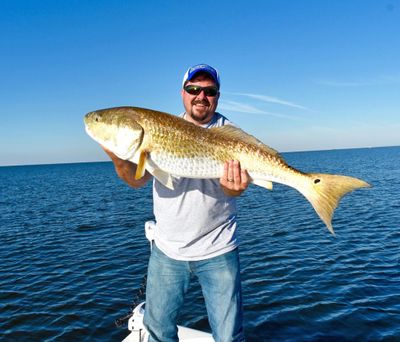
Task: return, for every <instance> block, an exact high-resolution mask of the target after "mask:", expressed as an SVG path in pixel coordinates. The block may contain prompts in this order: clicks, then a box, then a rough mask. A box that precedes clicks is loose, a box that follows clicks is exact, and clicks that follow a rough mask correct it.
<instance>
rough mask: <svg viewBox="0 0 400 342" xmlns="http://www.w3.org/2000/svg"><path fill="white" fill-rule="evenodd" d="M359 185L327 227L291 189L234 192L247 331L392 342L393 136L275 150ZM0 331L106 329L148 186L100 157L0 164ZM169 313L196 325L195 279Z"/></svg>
mask: <svg viewBox="0 0 400 342" xmlns="http://www.w3.org/2000/svg"><path fill="white" fill-rule="evenodd" d="M284 157H285V159H286V161H287V162H288V163H289V164H291V165H292V166H294V167H296V168H299V169H301V170H303V171H307V172H312V171H314V172H327V173H339V174H346V175H351V176H355V177H359V178H362V179H364V180H366V181H367V182H369V183H371V184H372V185H373V188H371V189H362V190H357V191H355V192H353V193H351V194H350V195H347V196H346V197H345V198H344V199H343V200H342V201H341V204H340V206H339V208H338V209H337V210H336V213H335V216H334V219H333V225H334V228H335V232H336V237H334V236H332V235H331V234H330V233H329V232H328V230H327V229H326V228H325V226H324V225H323V223H322V222H321V221H320V220H319V218H318V217H317V216H316V214H315V213H314V211H313V209H312V208H311V206H310V205H309V203H308V202H307V201H306V200H305V199H304V198H303V197H302V196H301V195H300V194H299V193H298V192H297V191H295V190H293V189H291V188H288V187H285V186H282V185H279V184H277V185H275V187H274V190H273V191H272V192H270V191H267V190H265V189H262V188H259V187H256V186H251V187H250V188H249V189H248V191H246V192H245V193H244V194H243V195H242V197H241V198H240V199H239V227H240V228H239V235H240V240H241V246H240V257H241V266H242V270H241V273H242V284H243V296H244V310H245V316H244V319H245V322H244V323H245V332H246V336H247V340H248V341H400V147H387V148H370V149H350V150H334V151H321V152H301V153H286V154H284ZM0 190H1V196H0V260H1V266H0V340H1V341H120V340H122V339H123V338H124V337H125V336H126V335H127V334H128V332H127V330H126V329H124V328H117V327H115V325H114V321H115V320H116V319H117V318H120V317H121V316H123V315H124V314H126V313H127V312H128V311H129V309H130V306H131V305H132V303H133V301H134V300H138V298H135V296H136V294H137V289H138V288H139V287H140V284H141V282H142V279H143V276H144V275H145V273H146V267H147V260H148V256H149V246H148V242H147V240H146V239H145V236H144V231H143V224H144V222H145V221H146V220H149V219H152V218H153V216H152V195H151V187H150V186H146V187H145V188H142V189H139V190H133V189H130V188H129V187H128V186H126V185H125V184H124V183H122V181H120V180H119V179H118V178H117V176H116V175H115V172H114V168H113V165H112V164H111V163H107V162H106V163H87V164H85V163H82V164H63V165H42V166H19V167H1V168H0ZM180 324H183V325H186V326H189V327H193V328H197V329H202V330H209V326H208V321H207V316H206V312H205V308H204V302H203V299H202V296H201V291H200V288H199V285H198V283H197V282H196V279H193V282H192V286H191V289H190V291H189V294H188V296H187V299H186V303H185V307H184V308H183V310H182V315H181V318H180Z"/></svg>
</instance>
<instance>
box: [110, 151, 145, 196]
mask: <svg viewBox="0 0 400 342" xmlns="http://www.w3.org/2000/svg"><path fill="white" fill-rule="evenodd" d="M103 149H104V151H105V152H106V153H107V154H108V156H109V157H110V158H111V160H112V162H113V163H114V167H115V171H116V173H117V175H118V177H119V178H121V179H122V180H123V181H124V182H125V183H127V184H128V185H129V186H131V187H133V188H135V189H137V188H140V187H142V186H143V185H145V184H146V183H147V182H148V181H149V180H150V179H151V177H152V176H151V174H149V173H148V172H147V171H146V173H145V174H144V176H143V177H142V178H140V179H135V173H136V167H137V165H136V164H134V163H132V162H130V161H128V160H123V159H120V158H118V157H117V156H116V155H115V154H114V153H112V152H110V151H109V150H107V149H105V148H104V147H103Z"/></svg>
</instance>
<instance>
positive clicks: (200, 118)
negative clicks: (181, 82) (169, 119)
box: [188, 101, 210, 122]
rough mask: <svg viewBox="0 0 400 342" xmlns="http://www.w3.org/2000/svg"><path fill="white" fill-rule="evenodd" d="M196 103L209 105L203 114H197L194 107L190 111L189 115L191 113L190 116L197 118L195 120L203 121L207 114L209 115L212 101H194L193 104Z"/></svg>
mask: <svg viewBox="0 0 400 342" xmlns="http://www.w3.org/2000/svg"><path fill="white" fill-rule="evenodd" d="M196 104H202V105H204V106H207V107H208V109H207V110H206V111H205V112H203V113H202V114H200V115H199V114H195V113H194V110H193V108H192V110H191V111H190V113H188V114H189V115H190V117H191V118H192V119H193V120H195V121H197V122H202V121H203V120H204V119H205V118H207V116H208V115H209V107H210V103H209V102H208V101H194V102H193V103H192V106H195V105H196Z"/></svg>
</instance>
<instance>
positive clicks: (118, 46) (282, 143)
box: [0, 0, 400, 165]
mask: <svg viewBox="0 0 400 342" xmlns="http://www.w3.org/2000/svg"><path fill="white" fill-rule="evenodd" d="M399 33H400V0H393V1H378V0H374V1H372V0H365V1H357V0H347V1H345V0H337V1H329V2H328V1H317V0H299V1H289V0H275V1H270V0H266V1H202V2H196V3H193V2H189V1H118V0H117V1H111V0H109V1H101V0H98V1H88V0H80V1H77V0H70V1H51V0H43V1H34V0H31V1H27V0H14V1H12V0H4V1H1V2H0V46H1V55H0V58H1V63H0V68H1V78H0V99H1V100H0V116H1V121H0V122H1V125H0V144H1V150H0V165H20V164H42V163H61V162H82V161H98V160H99V161H100V160H108V158H107V156H106V155H105V154H104V152H103V151H102V150H101V149H100V147H99V146H98V144H97V143H95V142H94V141H93V140H91V138H89V136H87V134H86V133H85V131H84V125H83V116H84V114H85V113H87V112H89V111H92V110H96V109H100V108H106V107H114V106H122V105H132V106H139V107H146V108H152V109H157V110H161V111H165V112H169V113H173V114H179V113H181V112H182V110H183V106H182V101H181V97H180V88H181V81H182V77H183V74H184V72H185V71H186V69H187V68H188V67H189V66H191V65H193V64H197V63H208V64H210V65H212V66H214V67H216V68H217V69H218V70H219V71H220V74H221V98H220V102H219V111H220V112H221V113H223V114H225V115H226V116H228V117H229V118H230V119H231V120H232V121H234V122H235V123H236V124H237V125H239V126H241V127H242V128H243V129H244V130H245V131H247V132H249V133H251V134H253V135H255V136H256V137H258V138H259V139H261V140H262V141H264V142H265V143H266V144H268V145H269V146H271V147H273V148H275V149H277V150H279V151H282V152H284V151H299V150H322V149H336V148H353V147H367V146H368V147H369V146H389V145H400V133H399V132H400V110H399V108H400V38H399V36H400V34H399Z"/></svg>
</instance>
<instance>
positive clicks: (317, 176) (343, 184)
mask: <svg viewBox="0 0 400 342" xmlns="http://www.w3.org/2000/svg"><path fill="white" fill-rule="evenodd" d="M307 176H308V178H309V180H308V182H307V183H306V186H305V187H303V189H302V190H301V193H302V194H303V195H304V196H305V197H306V198H307V199H308V201H309V202H310V203H311V205H312V206H313V208H314V209H315V211H316V212H317V214H318V216H319V217H320V218H321V220H322V221H323V222H324V223H325V224H326V226H327V227H328V229H329V231H330V232H331V233H332V234H333V235H335V232H334V231H333V227H332V216H333V212H334V211H335V209H336V207H337V206H338V204H339V201H340V199H341V198H342V197H343V196H344V195H346V194H347V193H349V192H351V191H353V190H356V189H359V188H366V187H371V185H370V184H368V183H367V182H364V181H363V180H361V179H358V178H354V177H348V176H339V175H330V174H324V173H310V174H308V175H307Z"/></svg>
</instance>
